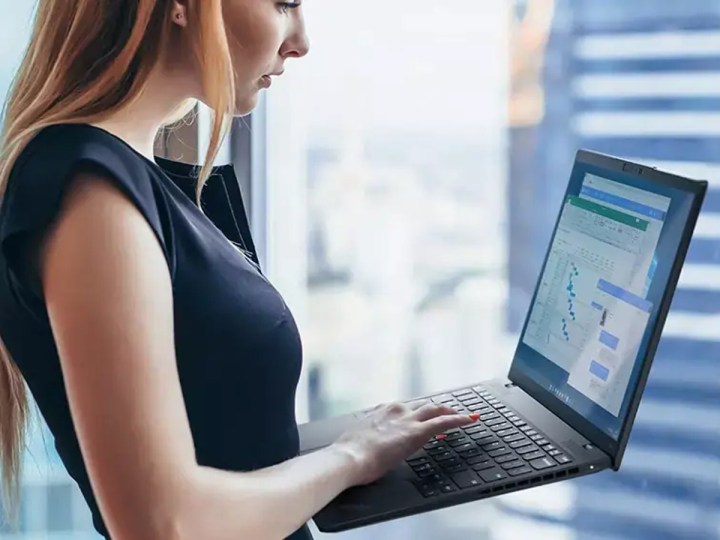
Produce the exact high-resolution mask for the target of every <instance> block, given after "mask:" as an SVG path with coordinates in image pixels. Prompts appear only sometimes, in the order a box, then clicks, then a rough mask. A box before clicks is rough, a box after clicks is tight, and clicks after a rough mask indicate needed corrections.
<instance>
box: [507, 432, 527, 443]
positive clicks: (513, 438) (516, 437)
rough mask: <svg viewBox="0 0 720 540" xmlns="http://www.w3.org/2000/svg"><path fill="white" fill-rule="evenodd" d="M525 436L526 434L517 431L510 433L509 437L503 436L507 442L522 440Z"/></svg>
mask: <svg viewBox="0 0 720 540" xmlns="http://www.w3.org/2000/svg"><path fill="white" fill-rule="evenodd" d="M524 438H525V435H522V434H520V433H516V434H515V435H508V436H507V437H503V438H502V439H503V441H505V442H506V443H511V442H515V441H521V440H523V439H524Z"/></svg>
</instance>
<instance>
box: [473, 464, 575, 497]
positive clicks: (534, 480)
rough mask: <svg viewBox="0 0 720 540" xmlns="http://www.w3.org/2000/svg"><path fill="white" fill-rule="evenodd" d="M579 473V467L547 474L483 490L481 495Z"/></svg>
mask: <svg viewBox="0 0 720 540" xmlns="http://www.w3.org/2000/svg"><path fill="white" fill-rule="evenodd" d="M579 472H580V469H578V468H577V467H575V468H573V469H570V470H568V471H558V472H556V473H554V474H546V475H544V476H542V477H539V476H538V477H537V478H532V479H530V480H523V481H521V482H518V483H515V482H511V483H509V484H505V485H503V486H495V487H494V488H492V489H485V490H483V491H482V492H481V493H482V494H484V495H489V494H490V493H498V492H500V491H505V490H506V489H507V490H511V489H514V488H516V487H524V486H528V485H531V484H533V485H534V484H539V483H540V482H549V481H551V480H555V479H557V478H567V477H569V476H575V475H576V474H578V473H579Z"/></svg>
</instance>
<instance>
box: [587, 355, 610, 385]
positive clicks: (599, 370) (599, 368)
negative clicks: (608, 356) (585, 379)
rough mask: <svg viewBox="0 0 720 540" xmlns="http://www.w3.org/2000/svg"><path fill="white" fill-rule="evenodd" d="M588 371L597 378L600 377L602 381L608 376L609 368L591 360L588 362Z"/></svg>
mask: <svg viewBox="0 0 720 540" xmlns="http://www.w3.org/2000/svg"><path fill="white" fill-rule="evenodd" d="M590 373H592V374H593V375H595V376H596V377H598V378H599V379H602V380H603V381H607V380H608V376H609V375H610V370H609V369H608V368H606V367H605V366H603V365H602V364H598V363H597V362H596V361H595V360H593V361H592V362H591V363H590Z"/></svg>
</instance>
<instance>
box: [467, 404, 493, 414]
mask: <svg viewBox="0 0 720 540" xmlns="http://www.w3.org/2000/svg"><path fill="white" fill-rule="evenodd" d="M468 410H471V411H473V412H476V413H480V414H481V415H483V414H487V413H489V412H491V411H492V410H493V408H492V407H488V406H487V405H485V404H484V403H478V404H477V405H470V406H469V407H468Z"/></svg>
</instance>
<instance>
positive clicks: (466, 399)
mask: <svg viewBox="0 0 720 540" xmlns="http://www.w3.org/2000/svg"><path fill="white" fill-rule="evenodd" d="M458 401H459V402H460V403H462V404H463V405H465V406H466V407H469V406H470V405H477V404H478V403H482V402H483V400H482V399H480V398H479V397H477V396H476V395H475V394H473V395H470V396H463V397H461V398H458Z"/></svg>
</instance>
